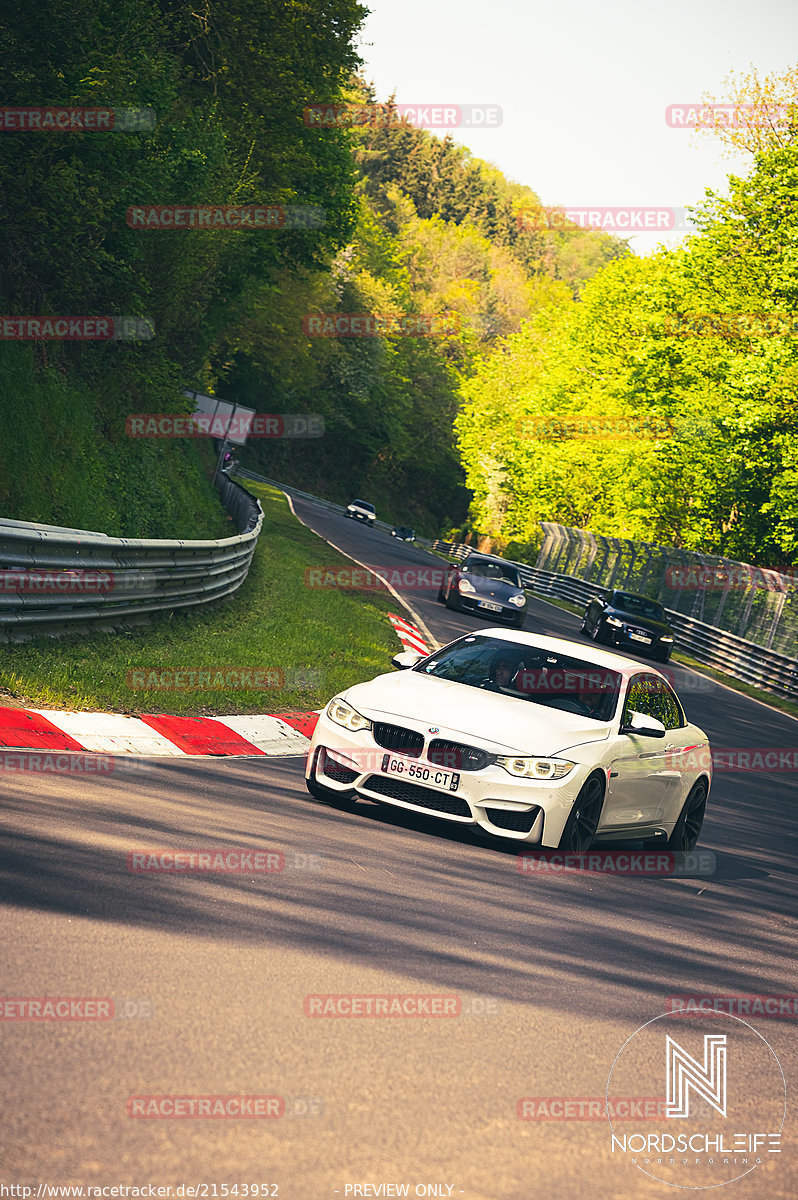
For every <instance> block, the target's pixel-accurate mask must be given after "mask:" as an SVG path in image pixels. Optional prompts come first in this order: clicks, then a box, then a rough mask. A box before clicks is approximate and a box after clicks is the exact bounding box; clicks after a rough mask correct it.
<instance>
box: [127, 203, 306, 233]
mask: <svg viewBox="0 0 798 1200" xmlns="http://www.w3.org/2000/svg"><path fill="white" fill-rule="evenodd" d="M125 220H126V221H127V224H128V226H129V228H130V229H139V230H157V229H168V230H176V229H181V230H186V229H204V230H210V231H216V232H219V231H222V230H237V231H244V232H246V231H248V230H250V231H253V232H254V231H256V230H262V229H322V228H323V227H324V226H325V225H326V224H327V215H326V213H325V211H324V209H323V208H320V207H319V205H317V204H288V205H286V204H140V205H133V206H131V207H130V208H129V209H128V210H127V212H126V214H125Z"/></svg>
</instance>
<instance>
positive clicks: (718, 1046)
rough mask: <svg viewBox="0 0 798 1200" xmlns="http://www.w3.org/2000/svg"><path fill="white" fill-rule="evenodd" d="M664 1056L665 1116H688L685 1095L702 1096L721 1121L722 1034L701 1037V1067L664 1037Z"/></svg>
mask: <svg viewBox="0 0 798 1200" xmlns="http://www.w3.org/2000/svg"><path fill="white" fill-rule="evenodd" d="M665 1045H666V1047H667V1054H668V1070H667V1080H668V1100H667V1104H666V1107H665V1115H666V1116H667V1117H668V1119H670V1120H672V1119H673V1118H674V1117H689V1116H690V1101H689V1092H690V1091H691V1090H692V1091H694V1092H695V1093H696V1095H698V1096H703V1098H704V1099H705V1100H706V1101H707V1103H709V1104H711V1105H712V1107H713V1108H714V1109H717V1111H718V1112H719V1113H720V1115H721V1116H722V1117H725V1116H726V1034H725V1033H716V1034H713V1033H707V1034H705V1035H704V1063H703V1066H702V1065H701V1063H699V1062H696V1060H695V1059H694V1058H693V1057H692V1055H690V1054H688V1053H687V1051H686V1050H685V1049H684V1047H683V1046H680V1045H679V1043H678V1042H677V1041H675V1040H674V1038H672V1037H671V1036H670V1034H667V1033H666V1034H665Z"/></svg>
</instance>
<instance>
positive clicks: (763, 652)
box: [238, 470, 798, 700]
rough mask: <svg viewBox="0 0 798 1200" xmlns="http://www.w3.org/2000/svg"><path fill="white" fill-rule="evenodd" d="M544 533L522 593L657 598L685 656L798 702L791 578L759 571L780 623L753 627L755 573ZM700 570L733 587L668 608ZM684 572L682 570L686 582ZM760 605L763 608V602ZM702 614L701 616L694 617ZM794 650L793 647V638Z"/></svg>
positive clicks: (573, 533) (334, 508)
mask: <svg viewBox="0 0 798 1200" xmlns="http://www.w3.org/2000/svg"><path fill="white" fill-rule="evenodd" d="M238 474H239V475H243V477H244V478H246V479H255V480H258V481H260V482H263V483H268V484H271V486H272V487H276V488H279V489H280V490H281V491H284V492H288V493H289V495H292V496H299V497H300V498H302V499H305V500H309V501H310V502H311V503H313V504H317V505H319V506H320V507H322V508H326V509H328V510H329V511H331V512H337V513H343V512H344V509H343V507H342V506H341V505H340V504H332V503H330V501H328V500H321V499H320V498H319V497H318V496H312V495H310V494H309V493H308V492H302V491H299V489H298V488H292V487H289V486H287V485H286V484H283V483H278V482H277V481H276V480H273V479H268V478H266V477H265V476H263V475H255V474H254V473H252V472H249V471H241V470H239V471H238ZM375 524H376V525H377V526H378V528H380V529H383V530H385V531H386V532H390V530H391V528H392V527H391V526H390V525H387V524H386V523H385V522H384V521H376V522H375ZM542 528H543V532H544V535H545V538H544V542H543V546H542V547H541V551H540V555H539V556H538V565H536V566H534V567H530V566H529V564H528V563H519V562H513V566H515V567H517V568H518V570H519V572H520V575H521V580H522V582H523V584H524V587H526V588H529V589H530V590H531V591H533V592H536V593H537V594H538V595H542V596H554V597H557V598H559V599H562V600H569V601H570V602H571V603H572V604H576V605H578V606H583V605H586V604H587V603H588V601H589V600H591V599H592V598H593V597H594V596H597V595H598V594H599V593H600V592H602V591H604V590H606V589H608V588H611V587H617V588H624V587H626V588H628V589H629V590H630V591H636V592H641V593H642V594H643V595H649V596H652V598H654V599H658V600H659V601H660V602H661V603H662V602H663V600H664V601H665V603H664V604H663V607H664V608H665V611H666V613H667V614H668V620H669V621H670V623H671V625H672V626H673V628H674V630H675V632H676V634H677V641H676V649H681V650H684V651H685V652H686V653H687V654H689V655H690V656H691V657H692V658H695V659H696V660H697V661H698V662H701V663H706V665H707V666H710V667H715V668H716V669H717V670H719V671H723V672H724V673H725V674H727V675H730V676H731V677H732V678H733V679H739V680H740V681H741V682H743V683H750V684H751V685H753V686H754V687H759V688H762V689H763V690H765V691H769V692H773V693H774V694H776V695H779V696H783V697H784V698H785V699H789V700H798V662H797V661H796V659H795V658H794V657H790V655H789V654H785V653H780V652H779V651H778V650H774V649H773V642H774V640H776V639H777V633H778V629H779V626H780V625H781V626H782V627H783V628H784V629H785V632H786V634H787V638H788V640H789V638H790V632H789V631H790V629H791V626H788V625H787V620H788V619H789V615H790V614H794V613H795V610H796V608H798V592H797V591H796V588H795V586H794V584H791V581H790V580H789V578H787V577H785V576H779V575H778V572H772V571H765V572H759V575H762V576H764V577H765V578H766V579H768V580H770V582H771V584H772V588H770V589H769V594H768V596H767V602H768V604H769V605H771V606H772V609H773V614H774V618H773V620H770V619H769V620H767V621H764V619H760V620H758V621H757V622H756V623H755V622H754V618H755V617H756V615H757V611H758V609H757V603H758V601H757V597H756V595H755V589H749V593H748V594H746V596H745V602H744V604H743V605H741V603H740V601H739V599H738V598H737V597H736V596H730V595H729V593H730V592H732V591H733V590H734V581H735V580H736V579H740V578H743V579H744V578H747V577H748V576H752V575H754V576H755V575H756V573H757V572H756V568H753V567H747V566H746V564H744V563H736V562H733V561H731V560H729V559H720V558H716V557H712V556H710V555H702V554H697V553H695V552H691V551H679V550H669V549H668V548H663V547H657V546H651V545H649V544H647V543H640V542H627V541H626V540H625V539H622V538H605V537H601V536H600V535H595V534H591V533H588V532H587V531H586V530H580V529H569V528H567V527H566V526H563V525H557V524H555V523H553V522H545V523H542ZM416 541H417V543H418V544H419V545H421V546H424V547H426V548H428V549H430V550H433V551H436V552H437V553H440V554H445V555H447V557H448V558H450V559H452V560H454V561H457V562H460V561H462V560H463V559H464V558H466V557H467V556H468V555H469V554H470V553H471V552H472V551H473V549H474V547H473V546H466V545H463V544H462V543H458V542H444V541H440V540H439V539H436V540H435V541H432V542H430V541H428V540H427V539H426V538H417V539H416ZM563 556H564V557H563ZM508 561H512V560H508ZM543 564H545V565H546V566H547V567H551V566H557V565H563V566H566V565H567V566H573V567H575V568H576V569H577V570H584V571H585V574H588V573H590V574H592V576H593V578H591V579H587V578H580V577H579V576H578V575H576V574H566V573H563V572H558V571H554V570H551V569H549V570H543V569H542V566H543ZM695 564H699V566H700V568H701V570H702V571H704V572H706V571H707V570H710V569H711V570H715V571H718V573H719V574H718V578H720V579H721V580H722V579H725V580H726V581H727V582H728V584H729V586H728V587H725V588H717V589H715V591H716V592H717V595H714V596H713V595H712V592H711V591H710V589H705V590H703V591H702V590H700V589H698V588H695V589H693V590H692V591H690V592H688V589H687V588H685V589H684V590H683V592H679V593H678V594H677V595H675V596H674V597H673V603H674V607H669V606H668V604H667V599H668V598H669V597H668V595H666V594H665V595H664V594H661V593H662V589H663V588H665V587H667V586H669V585H670V584H671V583H673V582H675V581H677V580H678V579H679V578H688V579H689V574H688V572H689V570H690V568H691V567H693V566H694V565H695ZM679 572H682V574H681V576H680V575H679ZM746 573H747V574H746ZM685 598H687V599H689V602H690V605H691V607H692V609H693V611H692V612H691V613H689V614H688V613H686V612H684V611H679V608H681V607H683V603H682V602H683V601H684V600H685ZM677 605H678V607H676V606H677ZM759 607H762V603H761V600H760V601H759ZM741 609H742V611H741ZM710 611H711V612H712V614H713V616H715V618H716V619H719V618H720V617H721V616H722V614H723V612H724V611H725V612H726V613H727V614H728V615H729V616H731V615H732V614H733V613H734V614H735V616H736V615H737V614H738V612H739V613H740V618H741V620H742V623H743V627H745V628H748V627H749V625H750V628H751V629H752V631H753V630H754V629H755V630H756V632H757V633H759V631H760V630H762V631H763V633H764V632H765V630H766V637H765V641H766V642H767V643H768V644H765V645H762V644H760V643H759V642H755V641H750V640H748V639H746V638H744V637H742V636H740V633H739V632H736V633H735V632H732V631H730V630H727V629H723V628H720V627H719V626H718V625H713V624H711V623H710V622H708V621H706V620H701V619H700V615H709V612H710ZM769 612H770V610H768V613H769ZM697 613H698V614H700V615H696V614H697ZM791 644H792V646H794V645H795V638H794V636H793V637H792V639H791ZM784 648H786V647H785V646H783V645H782V646H780V649H784Z"/></svg>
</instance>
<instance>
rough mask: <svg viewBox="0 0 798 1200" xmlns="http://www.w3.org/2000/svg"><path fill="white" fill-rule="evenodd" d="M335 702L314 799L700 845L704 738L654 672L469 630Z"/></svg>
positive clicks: (324, 725) (528, 639) (706, 758)
mask: <svg viewBox="0 0 798 1200" xmlns="http://www.w3.org/2000/svg"><path fill="white" fill-rule="evenodd" d="M393 664H394V666H396V667H400V668H403V669H401V670H400V671H399V672H398V673H391V674H387V675H378V676H377V678H376V679H372V680H370V681H368V682H365V683H358V684H355V685H354V686H353V687H351V688H348V689H347V690H346V691H345V692H342V693H341V694H340V695H338V696H335V697H334V698H333V699H332V700H331V701H330V703H329V704H328V705H327V707H326V709H325V710H324V712H323V713H322V714H321V716H320V717H319V720H318V723H317V725H316V728H315V730H314V733H313V737H312V740H311V745H310V750H309V753H308V759H307V765H306V785H307V788H308V791H309V792H310V793H311V794H312V795H313V796H315V797H316V798H317V799H319V800H324V801H328V802H331V803H336V802H339V803H340V802H342V801H351V800H357V799H361V798H362V799H367V800H372V801H376V802H379V803H382V804H389V805H395V806H396V807H398V808H405V809H410V810H412V811H414V812H422V813H425V814H427V815H428V816H435V817H440V818H442V819H443V820H447V821H454V822H458V823H460V824H465V825H472V826H477V827H478V828H479V829H480V830H482V831H483V832H484V833H486V834H492V835H494V836H496V837H499V838H506V839H512V840H514V841H516V842H522V843H525V844H527V845H530V844H531V845H537V846H540V847H553V848H557V849H561V850H566V851H568V852H570V853H577V854H581V853H584V852H585V851H586V850H587V849H588V848H589V847H590V846H591V844H593V842H594V841H600V840H605V841H608V840H619V839H633V840H635V841H643V842H645V843H650V844H651V845H653V846H657V847H664V848H666V849H669V850H678V851H689V850H692V849H693V847H694V846H695V844H696V842H697V841H698V837H699V834H700V832H701V826H702V823H703V819H704V810H705V808H706V801H707V796H708V794H709V788H710V784H711V779H712V763H711V755H710V749H709V740H708V738H707V735H706V734H705V733H704V732H703V731H702V730H701V729H699V728H698V727H697V726H696V725H693V724H691V723H690V722H689V721H688V720H687V719H686V717H685V715H684V710H683V709H682V706H681V704H680V702H679V699H678V697H677V696H676V694H675V692H674V691H673V689H672V687H671V686H670V684H669V682H668V680H667V679H665V677H664V676H663V675H661V674H660V672H659V671H657V670H656V669H654V668H651V667H642V666H641V665H640V664H639V663H637V662H634V661H632V660H630V659H628V658H623V657H621V656H620V655H617V654H613V653H612V652H611V651H608V650H600V649H594V648H593V647H592V646H591V647H586V646H584V645H582V644H581V643H577V642H570V641H566V640H564V639H562V638H550V637H542V636H538V635H535V634H527V633H520V632H515V631H510V630H504V629H487V630H485V631H484V632H480V633H468V634H466V635H464V636H463V637H460V638H458V639H457V640H456V641H454V642H451V643H450V644H449V645H448V646H444V647H443V649H441V650H438V651H436V652H435V653H434V654H431V655H428V656H422V655H420V654H417V653H415V652H414V651H404V652H403V653H401V654H397V655H396V657H395V658H394V659H393Z"/></svg>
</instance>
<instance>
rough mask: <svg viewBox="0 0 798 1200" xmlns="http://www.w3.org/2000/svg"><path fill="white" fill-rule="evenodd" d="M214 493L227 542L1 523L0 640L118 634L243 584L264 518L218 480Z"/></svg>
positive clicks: (233, 486) (248, 499) (241, 493)
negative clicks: (232, 530)
mask: <svg viewBox="0 0 798 1200" xmlns="http://www.w3.org/2000/svg"><path fill="white" fill-rule="evenodd" d="M217 487H218V489H219V493H220V495H221V498H222V502H223V504H224V506H225V508H226V509H227V512H228V513H229V515H230V516H231V517H232V518H233V521H234V522H235V524H236V527H237V528H238V530H239V533H238V534H237V535H236V536H235V537H231V538H220V539H217V540H215V541H178V540H174V541H173V540H167V539H155V538H152V539H135V538H114V537H108V536H107V535H106V534H103V533H95V532H92V531H89V530H85V529H62V528H60V527H58V526H54V525H36V524H33V523H30V522H27V521H10V520H3V519H0V641H1V642H12V641H25V640H27V639H28V638H31V637H39V636H42V635H46V634H50V635H54V634H59V633H73V632H83V631H85V630H87V629H98V628H99V629H102V628H111V629H113V628H116V627H117V626H119V627H124V626H129V625H131V624H133V623H138V622H140V621H144V620H146V619H147V618H148V617H149V616H151V615H152V614H153V613H157V612H168V611H171V610H174V609H179V608H191V607H194V606H195V605H200V604H208V603H210V602H211V601H212V600H219V599H221V597H223V596H229V595H230V593H231V592H234V591H235V590H236V588H238V587H240V585H241V584H242V583H243V581H244V580H245V579H246V576H247V572H248V570H249V565H250V562H251V561H252V555H253V554H254V552H255V546H256V544H257V540H258V536H259V534H260V531H261V526H262V523H263V512H262V510H261V507H260V504H259V502H258V501H257V500H256V499H255V498H254V496H250V494H249V493H248V492H247V491H246V489H245V488H243V487H241V486H240V485H239V484H237V483H234V482H233V481H232V480H231V479H228V478H227V476H226V475H221V476H220V477H219V479H218V480H217Z"/></svg>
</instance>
